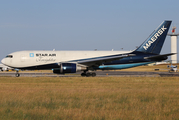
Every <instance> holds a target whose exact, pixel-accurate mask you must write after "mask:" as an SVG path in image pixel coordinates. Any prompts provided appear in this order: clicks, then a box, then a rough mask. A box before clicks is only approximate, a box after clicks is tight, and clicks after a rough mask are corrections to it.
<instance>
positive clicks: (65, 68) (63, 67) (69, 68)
mask: <svg viewBox="0 0 179 120" xmlns="http://www.w3.org/2000/svg"><path fill="white" fill-rule="evenodd" d="M76 71H77V67H76V64H75V63H61V64H60V68H55V69H53V73H55V74H64V73H76Z"/></svg>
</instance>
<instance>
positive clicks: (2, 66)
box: [0, 64, 13, 71]
mask: <svg viewBox="0 0 179 120" xmlns="http://www.w3.org/2000/svg"><path fill="white" fill-rule="evenodd" d="M0 70H1V71H9V70H13V68H11V67H8V66H6V65H3V64H0Z"/></svg>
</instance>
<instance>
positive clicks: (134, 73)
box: [0, 71, 179, 77]
mask: <svg viewBox="0 0 179 120" xmlns="http://www.w3.org/2000/svg"><path fill="white" fill-rule="evenodd" d="M15 73H16V72H0V76H1V77H2V76H9V77H15ZM19 73H20V77H81V72H77V73H74V74H60V75H59V74H53V73H47V72H19ZM109 76H119V77H132V76H133V77H174V76H175V77H179V73H174V72H171V73H169V72H141V71H96V77H109Z"/></svg>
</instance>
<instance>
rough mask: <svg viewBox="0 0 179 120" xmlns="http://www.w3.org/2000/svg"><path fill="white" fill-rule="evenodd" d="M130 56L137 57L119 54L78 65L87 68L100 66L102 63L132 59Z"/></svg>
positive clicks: (84, 61)
mask: <svg viewBox="0 0 179 120" xmlns="http://www.w3.org/2000/svg"><path fill="white" fill-rule="evenodd" d="M130 56H135V54H119V55H111V56H103V57H95V58H90V59H84V60H80V61H77V62H78V64H83V65H86V66H99V65H101V64H102V63H106V62H110V61H113V60H119V59H122V58H125V57H130Z"/></svg>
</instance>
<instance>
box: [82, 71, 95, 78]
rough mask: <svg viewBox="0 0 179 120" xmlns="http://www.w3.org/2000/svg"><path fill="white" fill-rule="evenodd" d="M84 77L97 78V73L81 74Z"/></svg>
mask: <svg viewBox="0 0 179 120" xmlns="http://www.w3.org/2000/svg"><path fill="white" fill-rule="evenodd" d="M81 76H82V77H95V76H96V73H95V72H86V71H84V72H83V73H81Z"/></svg>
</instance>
